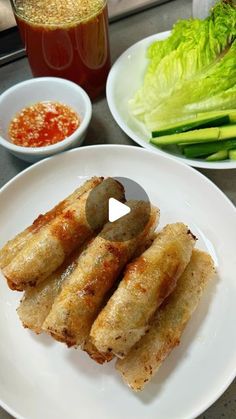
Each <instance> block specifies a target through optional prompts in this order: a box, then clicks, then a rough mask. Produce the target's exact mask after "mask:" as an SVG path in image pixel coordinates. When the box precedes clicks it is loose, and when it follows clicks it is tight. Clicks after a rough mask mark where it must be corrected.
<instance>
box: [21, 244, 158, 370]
mask: <svg viewBox="0 0 236 419" xmlns="http://www.w3.org/2000/svg"><path fill="white" fill-rule="evenodd" d="M153 240H154V237H151V238H150V240H148V242H145V243H142V245H141V246H140V248H139V249H138V250H137V255H136V256H138V255H139V254H141V253H142V252H143V251H144V250H146V249H147V248H148V247H149V246H150V245H151V243H152V242H153ZM86 246H87V244H85V245H84V246H82V248H81V249H80V250H79V251H78V250H76V251H75V252H73V254H72V255H71V256H69V258H67V259H66V261H65V263H64V264H63V266H61V267H60V268H59V269H58V270H57V271H56V272H54V273H53V274H52V275H50V276H49V277H48V278H46V279H45V280H44V281H43V282H40V283H39V284H38V285H37V286H36V287H29V288H28V289H27V290H26V291H25V292H24V296H23V299H22V300H21V302H20V306H19V307H18V309H17V312H18V315H19V318H20V320H21V322H22V324H23V326H24V327H26V328H28V329H31V330H32V331H33V332H35V333H37V334H39V333H41V332H42V325H43V323H44V321H45V319H46V317H47V316H48V314H49V312H50V310H51V307H52V305H53V303H54V300H55V298H56V296H57V295H58V294H59V291H60V289H61V285H62V283H63V282H64V281H65V279H66V278H67V277H68V276H69V275H70V274H71V273H72V271H73V269H74V268H75V266H76V263H77V260H78V257H79V255H80V254H81V253H82V251H83V250H84V248H85V247H86ZM83 350H84V351H85V352H87V353H88V355H89V356H90V357H91V358H92V359H93V360H95V361H96V362H98V363H99V364H102V363H104V362H106V361H110V360H111V359H112V358H113V356H112V354H110V353H109V354H101V353H100V352H99V351H98V350H97V349H96V348H95V346H94V345H93V344H92V343H91V342H90V341H88V342H86V344H85V345H84V347H83Z"/></svg>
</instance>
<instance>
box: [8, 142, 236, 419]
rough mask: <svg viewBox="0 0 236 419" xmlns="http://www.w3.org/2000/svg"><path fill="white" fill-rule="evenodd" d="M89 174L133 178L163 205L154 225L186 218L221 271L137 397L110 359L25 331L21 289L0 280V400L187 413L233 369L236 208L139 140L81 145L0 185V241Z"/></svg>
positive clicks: (66, 411) (58, 409) (114, 411)
mask: <svg viewBox="0 0 236 419" xmlns="http://www.w3.org/2000/svg"><path fill="white" fill-rule="evenodd" d="M141 164H142V167H141ZM140 167H141V170H140ZM94 175H105V176H124V177H128V178H131V179H133V180H135V181H136V182H138V183H139V184H140V185H141V186H142V187H143V188H144V189H145V190H146V192H147V194H148V195H149V197H150V200H151V201H152V202H153V204H155V205H157V206H159V208H160V209H161V223H160V227H162V226H163V225H165V224H166V223H169V222H176V221H183V222H185V223H187V224H188V225H189V226H190V228H191V230H192V231H193V233H194V234H195V235H197V236H198V238H199V240H198V245H197V246H198V247H199V248H201V249H206V250H208V251H209V252H210V253H211V255H212V256H213V258H214V260H215V263H216V265H217V266H218V275H217V277H216V278H215V279H214V280H213V281H212V282H211V284H210V285H209V287H208V289H207V290H206V292H205V294H204V297H203V299H202V301H201V303H200V305H199V307H198V309H197V311H196V312H195V314H194V316H193V318H192V319H191V321H190V322H189V324H188V326H187V328H186V330H185V332H184V335H183V338H182V341H181V344H180V346H179V347H178V348H176V349H175V350H174V351H173V352H172V353H171V355H170V356H169V357H168V359H167V360H166V361H165V363H164V364H163V365H162V367H161V369H160V370H159V372H158V374H157V375H156V376H155V377H154V379H153V380H152V382H151V383H150V384H148V385H147V387H146V388H145V390H144V391H143V392H142V393H139V394H134V393H132V391H131V390H130V389H129V388H128V387H126V386H125V384H124V383H123V382H122V380H121V378H120V376H119V375H118V373H117V372H116V371H115V369H114V364H113V363H111V364H107V365H103V366H100V365H97V364H96V363H94V362H93V361H92V360H90V358H89V357H88V356H87V355H86V354H84V353H82V352H81V351H79V350H75V349H67V348H66V347H65V346H64V345H63V344H60V343H57V342H55V341H53V340H52V339H51V338H50V337H48V336H45V335H40V336H36V335H34V334H33V333H31V332H30V331H29V330H26V329H23V327H22V326H21V324H20V321H19V319H18V317H17V313H16V307H17V306H18V304H19V300H20V297H21V294H20V293H17V292H13V291H11V290H9V289H8V287H7V285H6V283H5V280H4V279H3V278H0V279H1V280H0V330H1V337H0V404H1V405H2V406H3V408H5V409H6V410H8V411H9V412H10V413H11V414H13V415H14V416H15V417H17V418H24V419H42V418H43V419H65V418H69V419H75V418H79V417H80V418H83V419H92V418H96V419H120V418H123V419H130V418H135V419H147V418H148V419H157V418H160V419H176V418H178V419H187V418H188V419H189V418H194V417H196V416H197V415H199V414H200V413H201V412H203V411H204V410H205V409H206V408H208V406H210V405H211V404H212V403H213V402H214V401H215V400H216V399H217V398H218V397H219V396H220V395H221V394H222V393H223V391H224V390H225V389H226V388H227V386H228V385H229V384H230V383H231V381H232V380H233V378H234V376H235V375H236V351H235V348H236V328H235V316H236V305H235V301H236V282H235V248H236V236H235V231H236V210H235V208H234V206H233V205H232V204H231V203H230V201H229V200H228V199H227V198H226V197H225V195H224V194H223V193H222V192H221V191H220V190H219V189H218V188H217V187H216V186H215V185H214V184H213V183H211V182H210V181H209V180H208V179H207V178H206V177H204V176H203V175H201V174H200V173H198V172H197V171H195V170H194V169H192V168H190V167H189V166H187V165H184V164H182V163H180V162H178V161H176V160H175V159H172V158H169V157H166V156H162V155H158V154H156V153H151V152H149V151H147V150H144V149H142V148H138V147H129V146H118V145H117V146H109V145H105V146H94V147H84V148H81V149H77V150H72V151H69V152H66V153H64V154H61V155H58V156H55V157H52V158H50V159H46V160H44V161H42V162H40V163H38V164H36V165H34V166H32V167H30V168H29V169H27V170H25V171H24V172H22V173H21V174H19V175H18V176H17V177H15V178H14V179H13V180H11V181H10V182H9V183H8V184H7V185H6V186H5V187H4V188H3V189H2V190H1V192H0V208H1V226H0V230H1V235H0V246H2V245H3V244H4V243H5V242H6V241H7V240H8V239H10V238H11V237H13V236H14V235H15V234H16V233H18V232H19V231H21V230H22V229H24V228H25V227H26V226H27V225H29V224H30V223H31V222H32V221H33V219H34V218H35V217H37V215H38V214H40V213H43V212H45V211H47V210H48V209H49V208H51V207H52V206H53V205H55V204H56V203H57V202H58V201H60V200H61V199H62V198H64V197H65V196H66V195H67V194H69V193H70V192H71V191H72V190H74V189H75V188H76V187H78V185H79V184H80V183H81V182H83V181H84V180H85V179H87V178H89V177H91V176H94Z"/></svg>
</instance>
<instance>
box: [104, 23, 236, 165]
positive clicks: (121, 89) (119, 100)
mask: <svg viewBox="0 0 236 419" xmlns="http://www.w3.org/2000/svg"><path fill="white" fill-rule="evenodd" d="M169 34H170V32H169V31H167V32H162V33H159V34H156V35H152V36H149V37H148V38H145V39H142V40H141V41H139V42H137V43H136V44H134V45H132V46H131V47H130V48H128V49H127V50H126V51H125V52H124V53H123V54H122V55H121V56H120V57H119V58H118V60H117V61H116V62H115V64H114V65H113V67H112V68H111V71H110V73H109V76H108V79H107V87H106V95H107V102H108V106H109V108H110V111H111V114H112V116H113V118H114V119H115V121H116V122H117V124H118V125H119V126H120V128H121V129H122V130H123V131H124V132H125V133H126V134H127V135H128V136H129V137H130V138H132V140H134V141H135V142H136V143H138V144H139V145H141V146H142V147H144V148H147V149H149V150H152V151H154V152H155V153H157V154H159V155H160V154H161V155H171V156H172V157H175V158H176V159H177V160H179V161H182V162H183V163H185V164H188V165H190V166H194V167H202V168H206V169H233V168H236V161H235V160H225V161H220V162H206V161H205V160H201V159H187V158H185V157H184V156H181V155H180V154H170V153H168V152H165V151H162V150H161V149H159V148H158V147H155V146H154V145H153V144H151V143H149V139H150V136H151V133H150V131H148V130H147V128H146V127H145V125H144V124H143V123H142V122H140V121H138V120H137V119H136V118H134V117H133V116H132V115H131V113H130V111H129V100H130V99H131V98H133V96H134V94H135V92H136V91H137V90H138V89H139V88H140V87H141V86H142V84H143V79H144V74H145V71H146V67H147V64H148V60H147V58H146V52H147V48H148V47H149V45H150V44H151V43H152V42H154V41H157V40H163V39H166V38H167V37H168V36H169Z"/></svg>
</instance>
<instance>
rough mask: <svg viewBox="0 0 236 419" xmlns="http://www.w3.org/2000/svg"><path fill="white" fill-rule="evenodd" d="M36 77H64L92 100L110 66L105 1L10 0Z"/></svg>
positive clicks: (101, 89)
mask: <svg viewBox="0 0 236 419" xmlns="http://www.w3.org/2000/svg"><path fill="white" fill-rule="evenodd" d="M11 3H12V7H13V11H14V14H15V17H16V21H17V24H18V27H19V29H20V33H21V37H22V40H23V42H24V44H25V47H26V51H27V55H28V59H29V63H30V67H31V70H32V73H33V75H34V76H36V77H39V76H54V77H63V78H65V79H68V80H71V81H74V82H75V83H77V84H79V85H80V86H81V87H83V88H84V89H85V90H86V91H87V93H88V94H89V95H90V97H91V98H95V97H97V96H98V95H99V94H100V93H102V91H103V90H104V88H105V83H106V79H107V75H108V72H109V69H110V50H109V38H108V16H107V1H106V0H66V1H65V0H37V1H35V0H11Z"/></svg>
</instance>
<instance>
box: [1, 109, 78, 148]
mask: <svg viewBox="0 0 236 419" xmlns="http://www.w3.org/2000/svg"><path fill="white" fill-rule="evenodd" d="M79 124H80V119H79V116H78V115H77V113H76V112H75V111H74V110H73V109H72V108H70V107H69V106H67V105H64V104H62V103H59V102H39V103H36V104H34V105H32V106H29V107H26V108H24V109H22V111H21V112H19V113H18V114H17V115H16V116H15V117H14V118H13V119H12V121H11V122H10V125H9V131H8V133H9V137H10V139H11V141H12V142H13V143H14V144H16V145H19V146H22V147H44V146H48V145H52V144H55V143H58V142H59V141H62V140H64V139H65V138H67V137H69V136H70V135H71V134H73V132H74V131H75V130H76V129H77V128H78V126H79Z"/></svg>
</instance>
